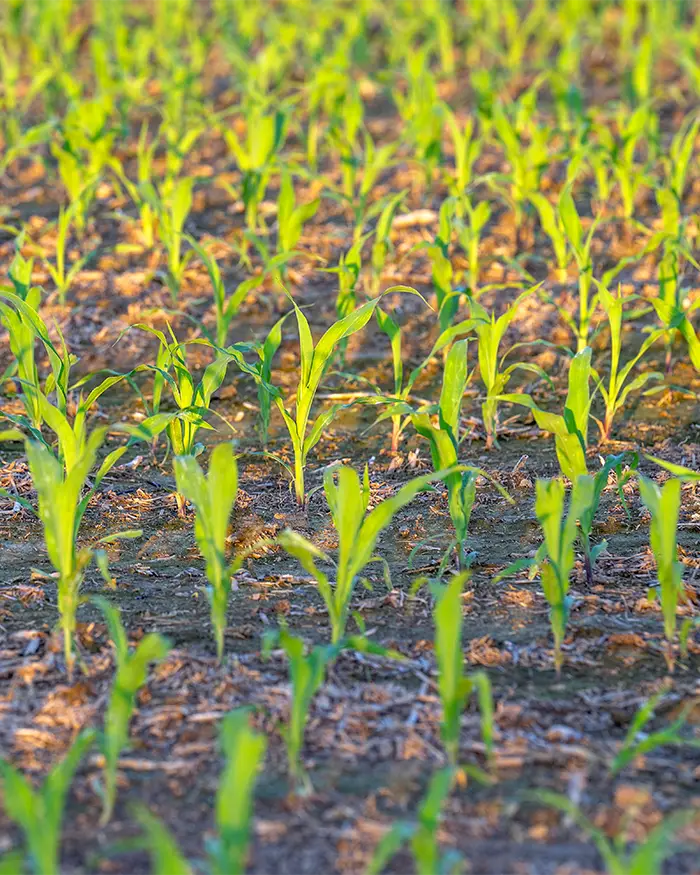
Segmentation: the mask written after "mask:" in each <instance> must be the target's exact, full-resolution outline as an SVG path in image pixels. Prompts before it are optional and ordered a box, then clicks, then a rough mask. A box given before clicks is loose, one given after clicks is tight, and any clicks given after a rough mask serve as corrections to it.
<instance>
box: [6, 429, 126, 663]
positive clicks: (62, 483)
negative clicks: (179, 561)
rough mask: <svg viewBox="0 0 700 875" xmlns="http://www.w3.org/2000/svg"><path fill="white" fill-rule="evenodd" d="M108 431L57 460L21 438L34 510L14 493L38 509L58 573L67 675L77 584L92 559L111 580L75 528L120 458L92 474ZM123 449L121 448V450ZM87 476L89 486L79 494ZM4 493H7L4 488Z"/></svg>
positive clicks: (101, 557)
mask: <svg viewBox="0 0 700 875" xmlns="http://www.w3.org/2000/svg"><path fill="white" fill-rule="evenodd" d="M106 431H107V430H106V429H105V428H101V429H96V430H95V431H93V432H92V434H91V435H90V436H89V437H87V438H86V439H85V441H84V443H82V444H80V445H79V446H78V448H77V449H75V454H74V455H71V456H67V457H66V458H65V460H64V462H63V463H61V462H60V461H59V460H58V459H57V458H56V456H55V455H54V454H53V453H52V451H51V450H50V449H49V448H48V447H47V446H46V445H45V444H43V443H38V442H37V441H34V440H27V441H26V442H25V447H26V453H27V461H28V463H29V470H30V473H31V476H32V483H33V484H34V488H35V489H36V491H37V498H38V505H39V506H38V510H36V511H35V510H34V508H33V507H32V505H31V504H30V503H29V502H28V501H26V499H23V498H20V497H19V496H13V498H14V500H15V501H17V502H19V504H21V505H22V507H24V508H25V509H26V510H30V511H32V512H33V513H36V514H37V516H38V517H39V519H40V520H41V523H42V525H43V528H44V541H45V544H46V550H47V553H48V555H49V560H50V561H51V564H52V565H53V567H54V568H55V570H56V572H57V580H56V587H57V590H58V612H59V621H60V625H61V629H62V631H63V648H64V658H65V663H66V669H67V671H68V675H69V677H72V674H73V665H74V662H75V656H74V654H73V637H74V635H75V630H76V625H77V619H76V613H77V610H78V605H79V603H80V587H81V584H82V582H83V578H84V576H85V571H86V570H87V568H88V566H89V564H90V562H91V561H92V560H93V559H95V561H96V563H97V566H98V568H99V570H100V572H101V573H102V575H103V577H104V578H105V580H106V581H107V582H108V583H111V578H110V576H109V572H108V568H107V557H106V554H105V553H104V551H102V550H99V549H98V550H96V549H94V548H93V547H81V548H80V549H79V548H78V546H77V538H78V531H79V529H80V523H81V521H82V518H83V515H84V514H85V510H86V509H87V506H88V504H89V502H90V499H91V498H92V496H93V495H94V494H95V492H96V490H97V488H98V487H99V485H100V483H101V481H102V479H103V477H104V476H105V474H106V473H107V472H108V471H109V470H110V468H111V467H112V465H114V463H115V461H116V459H117V458H119V456H115V452H116V451H115V452H113V453H110V454H109V455H108V456H107V457H106V458H105V460H104V461H103V462H102V464H101V465H100V467H99V469H98V470H97V472H96V473H95V474H93V475H92V477H90V473H91V471H92V469H93V467H94V465H95V461H96V459H97V451H98V449H99V447H100V446H101V445H102V443H103V441H104V439H105V435H106ZM122 452H123V448H122ZM89 477H90V480H91V486H90V488H89V489H88V490H87V492H85V494H83V492H84V490H85V486H86V485H87V483H88V478H89ZM2 494H3V495H7V494H8V493H6V491H5V490H3V491H2ZM140 536H141V531H140V530H133V531H125V532H119V533H117V534H114V535H108V536H106V537H104V538H100V540H99V541H98V542H97V543H98V544H109V543H111V542H112V541H115V540H118V539H120V538H138V537H140Z"/></svg>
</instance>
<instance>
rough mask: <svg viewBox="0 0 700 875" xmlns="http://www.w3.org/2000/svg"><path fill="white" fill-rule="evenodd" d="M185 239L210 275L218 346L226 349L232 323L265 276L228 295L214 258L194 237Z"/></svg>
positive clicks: (260, 275)
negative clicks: (244, 302)
mask: <svg viewBox="0 0 700 875" xmlns="http://www.w3.org/2000/svg"><path fill="white" fill-rule="evenodd" d="M185 239H186V240H187V242H188V243H189V244H190V246H191V247H192V249H193V250H194V252H196V253H197V255H198V256H199V258H200V259H201V261H202V264H203V265H204V266H205V268H206V269H207V273H208V274H209V280H210V282H211V287H212V291H213V292H214V312H215V315H216V345H217V346H220V347H225V346H226V343H227V340H228V336H229V333H230V330H231V322H232V321H233V320H234V319H235V318H236V316H237V315H238V311H239V309H240V306H241V304H242V303H243V301H245V299H246V298H247V296H248V295H249V294H250V293H251V292H252V291H254V290H255V289H257V288H259V286H260V285H261V284H262V282H263V280H264V279H265V275H264V274H257V275H255V276H251V277H248V278H247V279H245V280H242V281H241V282H240V283H238V285H237V286H236V288H235V290H234V291H233V292H231V294H230V295H228V294H227V292H226V286H225V285H224V281H223V278H222V276H221V270H220V268H219V265H218V263H217V261H216V259H215V258H214V256H213V255H211V253H209V252H207V250H206V249H205V248H204V247H203V246H202V245H201V244H200V243H197V241H196V240H195V239H194V238H193V237H186V238H185Z"/></svg>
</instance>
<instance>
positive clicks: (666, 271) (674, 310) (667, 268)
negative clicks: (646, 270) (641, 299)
mask: <svg viewBox="0 0 700 875" xmlns="http://www.w3.org/2000/svg"><path fill="white" fill-rule="evenodd" d="M681 254H682V247H681V246H680V245H679V244H678V243H674V242H673V241H671V242H669V243H668V245H667V246H666V247H665V251H664V254H663V256H662V258H661V259H660V261H659V267H658V280H659V295H658V297H656V298H652V299H651V303H652V306H653V307H654V309H655V310H656V315H657V316H658V317H659V320H660V321H661V323H662V325H663V328H664V332H665V338H666V371H667V373H668V372H670V370H671V362H672V348H673V341H674V339H675V337H676V336H677V335H679V334H680V335H681V336H682V337H683V339H684V340H685V342H686V344H687V346H688V354H689V355H690V360H691V362H692V363H693V367H694V368H695V370H696V371H700V338H698V335H697V333H696V331H695V328H694V326H693V324H692V322H691V321H690V315H691V313H693V312H694V311H695V310H696V309H697V307H698V306H699V305H698V303H697V301H696V302H693V303H692V304H691V305H690V306H689V307H686V306H685V298H686V294H687V291H686V290H685V289H683V287H682V273H681V265H680V260H681ZM693 263H694V266H696V267H698V265H697V263H695V262H693Z"/></svg>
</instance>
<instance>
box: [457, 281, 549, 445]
mask: <svg viewBox="0 0 700 875" xmlns="http://www.w3.org/2000/svg"><path fill="white" fill-rule="evenodd" d="M537 288H538V287H537V286H535V287H534V288H532V289H529V290H527V291H525V292H523V293H522V294H520V295H518V297H517V298H516V299H515V301H513V303H512V304H511V305H510V306H509V307H508V309H507V310H506V311H505V312H504V313H503V314H502V315H501V316H499V317H498V319H496V316H495V314H494V313H489V312H488V311H487V310H486V309H485V308H484V307H482V306H481V304H479V303H478V301H475V300H472V301H470V310H471V314H472V316H473V318H474V319H475V326H474V330H475V332H476V334H477V337H478V338H479V346H478V350H479V375H480V377H481V380H482V382H483V384H484V386H485V388H486V399H485V400H484V402H483V403H482V405H481V414H482V419H483V423H484V431H485V432H486V447H487V449H488V448H490V447H492V446H498V439H497V438H498V403H499V396H501V395H502V394H503V392H504V391H505V389H506V386H507V385H508V382H509V381H510V378H511V376H512V375H513V373H514V372H515V371H517V370H522V371H527V372H529V373H532V374H535V375H536V376H538V377H541V378H542V379H544V380H545V381H546V382H547V383H549V385H550V386H551V380H550V379H549V377H548V376H547V374H546V373H545V372H544V371H543V370H542V368H541V367H539V365H536V364H534V363H532V362H514V363H513V364H511V365H508V367H507V368H505V369H503V370H502V368H503V363H504V361H505V358H506V356H507V355H508V354H509V353H510V352H511V351H512V350H513V349H514V348H515V347H511V348H510V349H508V350H506V352H505V353H504V354H503V355H502V356H500V358H499V349H500V345H501V341H502V340H503V337H504V335H505V333H506V331H507V330H508V327H509V325H510V324H511V322H512V321H513V319H514V318H515V316H516V315H517V312H518V307H519V306H520V304H521V302H522V301H524V300H525V298H527V297H529V296H530V295H531V294H532V293H533V292H534V291H536V290H537Z"/></svg>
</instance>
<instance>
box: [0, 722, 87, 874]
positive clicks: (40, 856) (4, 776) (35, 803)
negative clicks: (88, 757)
mask: <svg viewBox="0 0 700 875" xmlns="http://www.w3.org/2000/svg"><path fill="white" fill-rule="evenodd" d="M94 738H95V732H94V730H92V729H86V730H83V731H82V732H81V733H80V734H79V735H78V736H77V738H76V739H75V741H74V742H73V744H72V746H71V747H70V749H69V751H68V753H67V754H66V755H65V757H64V758H63V759H62V760H61V761H60V762H59V763H58V764H57V765H55V766H54V767H53V768H52V769H51V771H50V772H49V774H48V775H47V776H46V778H45V779H44V783H43V784H42V786H41V787H40V788H39V789H38V790H34V789H33V788H32V786H31V784H30V783H29V781H27V779H26V778H25V777H24V775H22V774H21V772H19V771H17V769H15V768H13V767H12V766H11V765H10V764H9V763H8V762H6V761H5V760H4V759H0V779H1V781H2V805H3V808H4V809H5V814H6V815H7V817H8V818H9V819H10V820H11V821H12V822H13V823H16V824H17V826H19V828H20V829H21V830H22V832H23V833H24V841H25V845H26V851H27V855H28V857H29V860H30V862H31V866H32V871H33V872H34V875H59V872H60V861H59V856H60V845H61V825H62V823H63V814H64V810H65V806H66V796H67V795H68V791H69V789H70V785H71V783H72V781H73V777H74V775H75V772H76V770H77V768H78V766H79V765H80V761H81V760H82V758H83V757H84V756H85V754H86V752H87V750H88V748H89V747H90V745H91V744H92V742H93V741H94ZM18 862H19V866H18V867H17V868H16V869H10V870H8V871H14V872H20V871H22V868H23V867H22V863H21V859H20V860H18Z"/></svg>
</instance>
